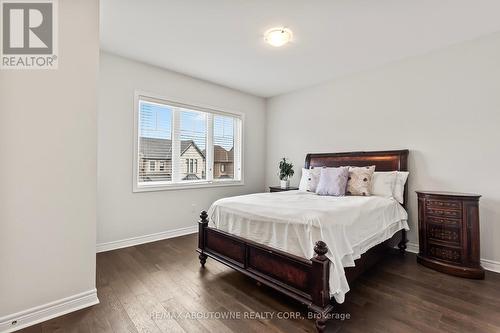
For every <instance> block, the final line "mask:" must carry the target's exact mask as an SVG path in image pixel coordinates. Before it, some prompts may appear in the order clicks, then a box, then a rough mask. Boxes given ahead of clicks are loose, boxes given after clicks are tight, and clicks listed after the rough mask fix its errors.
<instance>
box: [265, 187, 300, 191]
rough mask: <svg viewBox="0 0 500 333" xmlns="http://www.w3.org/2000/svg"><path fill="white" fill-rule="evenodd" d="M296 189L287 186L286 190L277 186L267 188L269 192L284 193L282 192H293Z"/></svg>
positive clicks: (296, 188)
mask: <svg viewBox="0 0 500 333" xmlns="http://www.w3.org/2000/svg"><path fill="white" fill-rule="evenodd" d="M298 189H299V188H298V187H294V186H288V187H287V188H281V187H279V186H269V192H284V191H295V190H298Z"/></svg>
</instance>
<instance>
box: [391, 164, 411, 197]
mask: <svg viewBox="0 0 500 333" xmlns="http://www.w3.org/2000/svg"><path fill="white" fill-rule="evenodd" d="M396 172H397V178H396V183H395V185H394V199H396V200H397V201H398V202H399V203H400V204H403V203H404V201H405V200H404V199H405V198H404V193H405V184H406V180H407V179H408V175H409V174H410V173H409V172H408V171H396Z"/></svg>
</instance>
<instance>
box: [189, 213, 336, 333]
mask: <svg viewBox="0 0 500 333" xmlns="http://www.w3.org/2000/svg"><path fill="white" fill-rule="evenodd" d="M200 218H201V219H200V221H199V234H198V237H199V238H198V249H197V252H198V253H199V259H200V263H201V265H202V266H204V265H205V262H206V260H207V257H210V258H213V259H215V260H218V261H220V262H222V263H223V264H225V265H227V266H229V267H231V268H233V269H235V270H237V271H239V272H241V273H243V274H245V275H248V276H250V277H252V278H254V279H255V280H257V281H258V282H260V283H262V284H265V285H267V286H269V287H271V288H273V289H276V290H278V291H280V292H282V293H284V294H286V295H288V296H289V297H292V298H293V299H295V300H297V301H299V302H301V303H302V304H305V305H307V307H308V308H309V309H310V310H311V311H314V312H315V313H316V314H317V316H316V317H317V318H318V319H317V320H316V326H317V328H318V330H319V331H322V330H323V329H324V325H325V322H326V319H325V318H326V315H327V314H328V313H329V312H330V311H331V310H332V309H333V306H332V304H331V303H330V290H329V284H328V278H329V273H330V265H331V262H330V260H328V258H327V257H326V256H325V254H326V253H327V252H328V248H327V246H326V244H325V243H324V242H322V241H318V242H317V243H316V246H315V247H314V252H315V253H316V254H315V256H314V257H313V258H311V259H310V260H308V259H304V258H301V257H298V256H294V255H291V254H289V253H286V252H283V251H279V250H276V249H273V248H271V247H268V246H265V245H262V244H258V243H255V242H252V241H249V240H247V239H244V238H241V237H238V236H235V235H232V234H229V233H227V232H224V231H221V230H217V229H214V228H209V227H208V216H207V213H206V212H205V211H203V212H202V213H201V215H200Z"/></svg>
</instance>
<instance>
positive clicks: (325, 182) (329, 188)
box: [316, 167, 349, 197]
mask: <svg viewBox="0 0 500 333" xmlns="http://www.w3.org/2000/svg"><path fill="white" fill-rule="evenodd" d="M347 177H349V168H348V167H339V168H321V171H320V176H319V183H318V186H317V187H316V194H319V195H333V196H336V197H340V196H344V195H345V189H346V186H347Z"/></svg>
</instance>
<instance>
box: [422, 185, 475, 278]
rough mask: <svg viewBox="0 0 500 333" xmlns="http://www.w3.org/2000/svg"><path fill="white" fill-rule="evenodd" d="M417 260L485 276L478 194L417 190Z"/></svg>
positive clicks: (458, 272)
mask: <svg viewBox="0 0 500 333" xmlns="http://www.w3.org/2000/svg"><path fill="white" fill-rule="evenodd" d="M417 195H418V238H419V253H418V255H417V261H418V262H419V263H420V264H422V265H424V266H427V267H430V268H433V269H435V270H437V271H440V272H443V273H448V274H452V275H456V276H461V277H466V278H472V279H484V269H483V268H482V267H481V265H480V259H479V258H480V256H479V197H480V195H477V194H467V193H452V192H432V191H417Z"/></svg>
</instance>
